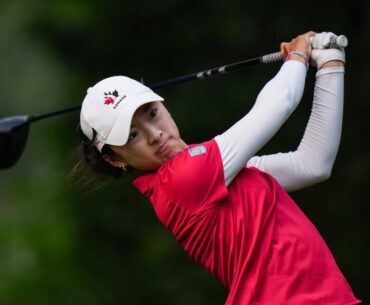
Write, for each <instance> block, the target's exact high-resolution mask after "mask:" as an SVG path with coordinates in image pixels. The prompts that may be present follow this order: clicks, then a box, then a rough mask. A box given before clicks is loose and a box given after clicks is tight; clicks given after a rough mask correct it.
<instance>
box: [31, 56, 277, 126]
mask: <svg viewBox="0 0 370 305" xmlns="http://www.w3.org/2000/svg"><path fill="white" fill-rule="evenodd" d="M281 59H282V55H281V53H280V52H276V53H271V54H266V55H263V56H259V57H255V58H251V59H246V60H243V61H239V62H235V63H232V64H228V65H224V66H221V67H216V68H212V69H208V70H203V71H200V72H196V73H193V74H188V75H184V76H180V77H177V78H173V79H169V80H166V81H163V82H159V83H154V84H152V85H147V86H148V87H149V88H151V89H153V90H154V89H161V88H166V87H170V86H174V85H177V84H181V83H186V82H189V81H192V80H196V79H204V78H209V77H212V76H216V75H218V74H226V73H229V72H231V71H236V70H239V69H243V68H245V67H249V66H253V65H257V64H268V63H273V62H277V61H280V60H281ZM79 109H81V105H78V106H74V107H69V108H65V109H60V110H57V111H53V112H49V113H44V114H39V115H33V116H30V117H29V122H30V123H32V122H37V121H40V120H43V119H46V118H49V117H54V116H57V115H61V114H64V113H68V112H73V111H77V110H79Z"/></svg>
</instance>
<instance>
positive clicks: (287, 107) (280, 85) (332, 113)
mask: <svg viewBox="0 0 370 305" xmlns="http://www.w3.org/2000/svg"><path fill="white" fill-rule="evenodd" d="M305 75H306V69H305V67H304V65H303V64H301V63H299V62H297V61H293V60H292V61H288V62H286V63H284V64H283V66H282V68H281V69H280V71H279V72H278V74H277V75H276V76H275V77H274V78H273V79H272V80H271V81H270V82H269V83H267V84H266V86H265V87H264V88H263V90H262V91H261V93H260V94H259V96H258V98H257V101H256V103H255V105H254V106H253V108H252V109H251V111H250V112H249V113H248V114H247V115H246V116H244V117H243V118H242V119H241V120H240V121H239V122H237V123H236V124H235V125H233V126H232V127H231V128H230V129H228V130H227V131H226V132H225V133H223V134H221V135H219V136H217V137H216V138H215V139H216V142H217V144H218V146H219V148H220V151H221V156H222V161H223V166H224V175H225V183H226V184H227V185H229V184H230V183H231V182H232V180H233V179H234V177H235V176H236V175H237V173H238V172H239V171H240V169H241V168H243V167H244V166H245V165H247V166H254V167H257V168H259V169H260V170H263V171H265V172H268V173H269V174H271V175H272V176H274V177H275V179H277V180H278V181H279V183H280V184H281V185H282V186H283V187H284V188H285V189H286V190H287V191H293V190H297V189H300V188H303V187H307V186H309V185H312V184H315V183H318V182H320V181H322V180H324V179H326V178H327V177H328V176H329V175H330V172H331V169H332V166H333V163H334V160H335V157H336V153H337V151H338V147H339V141H340V134H341V125H342V114H343V78H344V77H343V75H344V68H343V67H333V68H324V69H321V70H319V71H318V72H317V74H316V83H315V90H314V101H313V107H312V112H311V115H310V119H309V122H308V124H307V127H306V130H305V133H304V136H303V138H302V141H301V143H300V145H299V147H298V149H297V150H296V151H293V152H288V153H278V154H273V155H267V156H255V157H253V156H254V154H255V153H256V152H257V151H258V150H259V149H260V148H261V147H262V146H263V145H264V144H265V143H266V142H267V141H268V140H269V139H271V137H272V136H273V135H274V134H275V133H276V132H277V131H278V129H279V128H280V127H281V125H282V124H283V123H284V122H285V121H286V119H287V118H288V117H289V115H290V114H291V113H292V112H293V110H294V109H295V108H296V106H297V105H298V103H299V101H300V99H301V97H302V93H303V89H304V82H305ZM252 157H253V158H252Z"/></svg>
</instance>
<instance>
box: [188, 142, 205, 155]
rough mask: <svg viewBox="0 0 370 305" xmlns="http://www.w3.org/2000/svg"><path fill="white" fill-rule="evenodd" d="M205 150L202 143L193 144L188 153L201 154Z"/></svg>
mask: <svg viewBox="0 0 370 305" xmlns="http://www.w3.org/2000/svg"><path fill="white" fill-rule="evenodd" d="M206 152H207V149H206V147H205V146H204V145H199V146H195V147H192V148H190V149H189V155H190V156H191V157H195V156H199V155H203V154H205V153H206Z"/></svg>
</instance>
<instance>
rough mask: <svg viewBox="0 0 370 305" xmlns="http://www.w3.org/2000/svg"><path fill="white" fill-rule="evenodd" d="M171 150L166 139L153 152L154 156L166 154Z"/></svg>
mask: <svg viewBox="0 0 370 305" xmlns="http://www.w3.org/2000/svg"><path fill="white" fill-rule="evenodd" d="M169 149H171V147H170V145H169V144H168V139H167V140H165V141H163V142H162V143H161V144H160V145H159V147H158V149H157V151H156V152H155V154H156V155H163V154H165V153H166V152H168V150H169Z"/></svg>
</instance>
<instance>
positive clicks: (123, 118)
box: [105, 91, 164, 146]
mask: <svg viewBox="0 0 370 305" xmlns="http://www.w3.org/2000/svg"><path fill="white" fill-rule="evenodd" d="M163 101H164V99H163V98H162V97H160V96H159V95H158V94H155V93H154V92H153V91H149V92H146V93H144V94H142V95H140V96H138V97H136V99H135V100H134V101H130V106H129V107H128V108H125V109H124V108H122V111H121V113H120V114H119V116H118V118H117V120H116V122H115V124H114V125H113V128H112V130H111V131H110V132H109V135H108V137H107V139H106V140H105V144H109V145H115V146H122V145H125V144H126V143H127V140H128V137H129V134H130V129H131V120H132V117H133V116H134V113H135V111H136V110H137V109H138V108H139V107H140V106H142V105H144V104H147V103H151V102H163Z"/></svg>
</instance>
